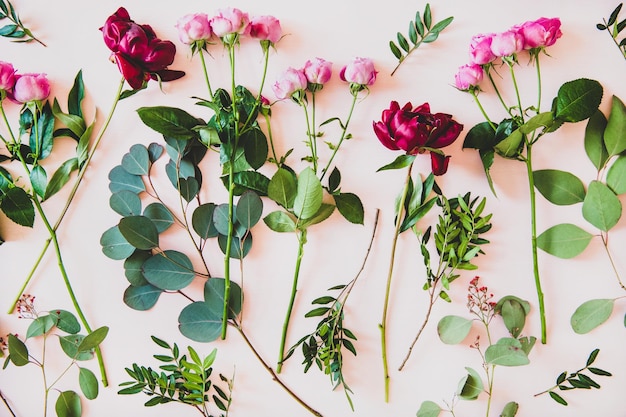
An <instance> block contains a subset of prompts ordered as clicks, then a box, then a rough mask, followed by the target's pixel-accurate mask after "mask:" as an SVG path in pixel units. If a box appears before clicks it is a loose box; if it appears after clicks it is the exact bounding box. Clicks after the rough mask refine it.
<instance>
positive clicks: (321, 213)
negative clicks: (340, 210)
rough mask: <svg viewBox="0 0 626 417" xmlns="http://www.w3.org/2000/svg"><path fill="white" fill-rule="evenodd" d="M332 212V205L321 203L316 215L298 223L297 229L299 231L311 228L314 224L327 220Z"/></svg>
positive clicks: (333, 208) (333, 207)
mask: <svg viewBox="0 0 626 417" xmlns="http://www.w3.org/2000/svg"><path fill="white" fill-rule="evenodd" d="M334 210H335V206H333V205H332V204H326V203H322V205H321V207H320V209H319V210H318V211H317V213H315V215H314V216H313V217H311V218H310V219H307V220H304V221H301V222H299V223H298V225H297V227H298V229H300V230H305V229H306V228H308V227H310V226H313V225H314V224H318V223H321V222H323V221H324V220H326V219H327V218H329V217H330V215H331V214H333V211H334Z"/></svg>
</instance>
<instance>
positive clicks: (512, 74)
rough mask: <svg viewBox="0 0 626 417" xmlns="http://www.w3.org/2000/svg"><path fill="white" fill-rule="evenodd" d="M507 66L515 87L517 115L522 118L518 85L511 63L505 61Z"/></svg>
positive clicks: (522, 110) (522, 112)
mask: <svg viewBox="0 0 626 417" xmlns="http://www.w3.org/2000/svg"><path fill="white" fill-rule="evenodd" d="M507 64H508V66H509V72H510V73H511V81H513V87H514V88H515V98H516V99H517V108H518V110H519V115H520V117H521V118H522V121H523V120H524V109H523V108H522V99H521V97H520V95H519V87H518V85H517V78H515V70H514V69H513V63H512V62H509V61H507Z"/></svg>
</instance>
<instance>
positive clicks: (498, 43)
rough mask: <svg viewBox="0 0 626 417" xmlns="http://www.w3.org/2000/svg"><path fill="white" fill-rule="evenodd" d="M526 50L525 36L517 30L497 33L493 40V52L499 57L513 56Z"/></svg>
mask: <svg viewBox="0 0 626 417" xmlns="http://www.w3.org/2000/svg"><path fill="white" fill-rule="evenodd" d="M522 50H524V36H522V34H520V33H519V32H518V31H516V30H507V31H506V32H501V33H497V34H495V35H494V36H493V38H492V39H491V52H492V53H493V54H494V55H495V56H497V57H504V56H511V55H513V54H516V53H518V52H521V51H522Z"/></svg>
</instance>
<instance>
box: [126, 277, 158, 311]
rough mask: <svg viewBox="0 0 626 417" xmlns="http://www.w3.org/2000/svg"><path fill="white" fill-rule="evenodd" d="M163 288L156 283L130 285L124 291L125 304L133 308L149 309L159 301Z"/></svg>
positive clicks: (138, 309) (139, 309)
mask: <svg viewBox="0 0 626 417" xmlns="http://www.w3.org/2000/svg"><path fill="white" fill-rule="evenodd" d="M161 293H163V290H162V289H160V288H157V287H155V286H154V285H150V284H146V285H141V286H133V285H131V286H129V287H128V288H126V291H124V304H126V305H127V306H128V307H130V308H132V309H133V310H137V311H145V310H149V309H151V308H152V307H154V305H155V304H156V303H157V301H158V300H159V296H160V295H161Z"/></svg>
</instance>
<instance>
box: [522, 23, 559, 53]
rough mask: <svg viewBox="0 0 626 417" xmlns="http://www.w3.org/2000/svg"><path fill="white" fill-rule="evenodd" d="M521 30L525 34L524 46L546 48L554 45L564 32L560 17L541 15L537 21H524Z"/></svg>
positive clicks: (526, 47)
mask: <svg viewBox="0 0 626 417" xmlns="http://www.w3.org/2000/svg"><path fill="white" fill-rule="evenodd" d="M518 30H519V32H520V33H521V34H522V36H524V42H525V43H524V48H525V49H532V48H544V47H546V46H552V45H554V43H555V42H556V40H557V39H558V38H560V37H561V35H562V34H563V33H562V32H561V21H560V20H559V19H558V18H552V19H549V18H546V17H541V18H539V19H537V20H535V21H530V22H526V23H523V24H522V25H521V26H520V27H519V29H518Z"/></svg>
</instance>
